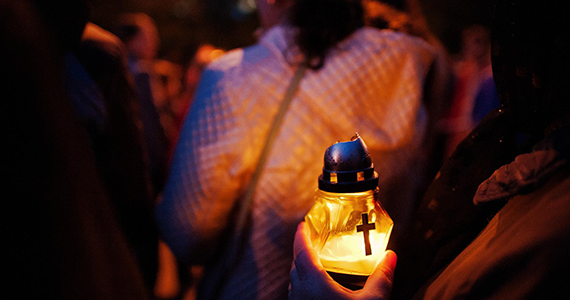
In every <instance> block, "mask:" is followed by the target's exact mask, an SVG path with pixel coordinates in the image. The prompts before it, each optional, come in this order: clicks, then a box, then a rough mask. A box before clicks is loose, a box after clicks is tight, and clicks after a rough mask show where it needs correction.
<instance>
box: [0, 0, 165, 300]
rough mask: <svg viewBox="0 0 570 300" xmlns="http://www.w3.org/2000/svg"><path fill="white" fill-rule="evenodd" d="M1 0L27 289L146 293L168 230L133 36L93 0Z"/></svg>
mask: <svg viewBox="0 0 570 300" xmlns="http://www.w3.org/2000/svg"><path fill="white" fill-rule="evenodd" d="M0 4H1V5H2V9H0V12H1V14H2V15H3V16H4V17H3V18H1V19H2V24H1V26H2V27H1V32H0V33H1V34H2V36H3V41H7V44H3V45H2V53H3V55H2V59H4V60H5V61H3V64H2V65H3V66H5V67H6V68H5V69H4V68H3V69H2V72H3V75H2V78H3V80H2V82H3V83H7V84H8V85H7V88H6V89H2V90H3V91H5V92H7V95H10V97H13V96H14V93H13V92H14V91H17V94H19V95H20V96H19V97H18V99H17V101H5V104H7V105H10V107H9V108H8V109H6V110H4V109H3V110H2V111H3V112H10V114H11V115H13V116H10V119H8V120H10V121H11V122H12V124H11V125H12V126H11V128H12V129H13V130H14V132H15V133H18V132H19V133H20V134H16V135H9V136H8V138H9V139H8V140H10V141H11V142H10V144H12V145H14V148H10V151H11V154H10V157H11V162H10V165H9V166H10V167H9V169H7V172H10V174H12V180H13V181H12V182H11V183H10V187H9V189H14V191H15V194H16V195H19V196H17V198H15V199H18V200H16V201H14V204H16V205H17V208H16V209H15V210H13V211H11V212H12V213H13V214H14V216H13V217H11V218H12V219H10V220H11V221H10V224H13V225H12V226H13V228H14V230H13V232H14V233H15V234H14V235H13V236H10V238H13V240H12V239H11V240H10V242H9V243H10V244H11V247H14V248H12V249H13V250H12V251H9V252H10V254H11V255H13V256H14V257H12V256H10V259H11V260H14V261H16V262H17V263H20V265H19V266H18V267H19V268H17V269H16V272H15V273H16V274H18V276H17V278H18V281H19V283H18V284H23V286H22V288H21V289H20V290H19V291H18V292H19V295H34V294H36V293H37V294H36V295H35V296H30V297H26V296H24V298H27V299H29V298H38V297H39V298H42V297H43V298H60V299H79V298H80V299H116V298H124V299H145V298H146V297H148V296H149V295H152V288H153V285H154V281H155V277H156V267H157V258H156V252H157V236H158V233H157V230H156V226H155V222H154V217H153V216H154V204H155V202H154V199H153V197H152V195H151V192H150V191H151V189H152V187H151V184H150V175H149V172H148V169H147V165H146V160H145V155H146V153H145V149H144V147H143V142H142V133H141V128H140V127H139V126H140V115H139V110H138V109H139V107H138V102H137V101H136V92H135V89H134V87H133V86H132V82H131V78H130V75H129V73H128V69H127V61H126V52H125V51H124V46H123V44H122V43H121V42H120V40H119V39H118V38H117V37H116V36H114V35H112V34H110V33H109V32H107V31H105V30H103V29H101V28H100V27H98V26H96V25H95V24H93V23H90V22H88V20H89V10H88V7H87V5H86V4H85V3H84V2H83V1H79V0H66V1H56V2H45V1H9V0H2V2H1V3H0ZM4 51H6V52H4ZM18 64H19V65H18ZM4 72H10V73H12V75H10V76H7V77H4ZM22 105H23V106H22ZM24 106H25V108H24ZM22 108H24V109H22ZM14 117H15V118H14ZM3 119H4V118H3ZM14 167H15V168H14ZM12 170H13V171H14V172H12ZM16 170H18V171H16ZM7 190H8V188H7ZM20 197H21V198H20ZM20 230H21V231H20ZM22 271H23V272H22ZM22 273H24V274H23V275H22ZM20 275H22V276H21V277H20ZM18 286H19V285H18ZM38 294H39V295H38Z"/></svg>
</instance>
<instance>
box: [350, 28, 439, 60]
mask: <svg viewBox="0 0 570 300" xmlns="http://www.w3.org/2000/svg"><path fill="white" fill-rule="evenodd" d="M354 38H355V39H357V40H358V41H360V43H364V44H365V45H367V46H369V47H381V48H385V47H390V48H391V49H393V50H397V51H401V52H414V53H417V54H425V55H434V53H435V50H434V48H433V47H432V46H431V45H430V44H429V43H428V42H427V41H425V40H424V39H422V38H420V37H416V36H412V35H410V34H407V33H404V32H398V31H394V30H390V29H377V28H374V27H368V26H365V27H363V28H361V29H359V30H358V31H357V32H355V34H354Z"/></svg>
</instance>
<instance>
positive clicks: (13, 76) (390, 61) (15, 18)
mask: <svg viewBox="0 0 570 300" xmlns="http://www.w3.org/2000/svg"><path fill="white" fill-rule="evenodd" d="M255 6H256V8H257V13H258V16H259V23H260V24H259V29H258V30H257V31H256V32H255V36H256V37H257V42H256V43H255V44H254V45H251V46H249V47H244V48H238V49H220V48H217V47H216V46H214V45H210V44H204V45H201V46H200V47H199V48H198V50H197V51H196V53H195V54H194V56H193V58H192V60H191V61H189V63H188V65H186V66H180V65H178V64H175V63H172V62H170V61H167V60H165V59H161V58H160V57H159V56H158V51H159V49H160V42H161V41H160V34H159V30H158V27H157V24H156V22H155V21H154V20H153V19H152V18H151V17H150V16H149V15H147V14H144V13H139V12H136V13H125V14H122V15H120V16H118V18H117V22H116V23H115V24H114V26H113V27H112V28H105V29H104V28H102V27H100V26H99V25H98V24H95V23H93V22H92V20H91V19H90V8H89V5H88V4H87V2H85V1H83V0H61V1H40V0H0V38H1V40H2V43H1V44H0V66H1V67H0V87H1V88H0V93H2V97H1V99H2V109H1V111H2V120H3V122H4V126H3V128H4V130H3V135H2V140H3V142H4V145H6V147H5V149H6V151H5V154H4V155H3V157H4V167H3V171H4V173H5V178H7V179H5V180H3V186H2V190H3V191H4V195H6V196H5V203H6V204H8V205H6V206H5V209H4V210H3V211H4V213H3V218H2V220H3V223H4V226H3V227H4V228H5V230H6V233H7V237H8V238H7V240H6V245H7V246H8V247H7V248H8V251H7V255H4V256H3V257H4V259H3V260H4V261H3V266H5V270H6V274H7V275H8V276H7V277H8V278H9V279H8V282H7V283H8V284H7V287H8V288H7V289H6V290H5V291H4V293H5V295H4V297H6V298H7V299H37V298H47V299H157V300H193V299H206V300H210V299H287V298H288V299H378V300H384V299H565V298H568V297H569V296H570V295H569V294H570V292H569V291H568V290H567V289H565V286H566V284H567V282H568V280H569V279H570V225H569V223H568V222H567V220H568V218H569V217H570V197H569V196H568V195H570V168H569V167H570V165H569V164H568V158H569V155H570V147H569V146H570V145H569V144H570V142H569V141H570V136H569V134H570V130H569V129H570V127H569V126H570V124H569V123H570V102H569V101H567V98H568V96H569V95H570V91H569V90H568V89H569V87H570V84H569V83H570V57H569V55H568V53H570V29H569V28H568V24H569V23H568V18H567V15H568V14H567V9H566V8H565V6H564V8H563V4H562V3H559V2H544V1H537V0H497V1H496V3H495V6H494V12H493V13H494V20H493V23H492V25H491V26H484V25H482V24H473V25H472V26H469V27H467V28H465V29H464V30H463V31H462V49H461V52H460V53H459V54H458V55H456V56H454V55H451V54H450V53H449V51H448V50H447V48H446V47H445V46H444V45H443V44H442V42H441V41H440V40H439V39H438V38H437V37H436V35H434V34H433V33H432V31H431V30H430V24H429V22H428V20H427V19H426V18H425V17H424V16H423V14H422V13H421V11H422V7H421V6H420V4H419V1H417V0H255ZM252 34H253V33H252ZM285 99H287V100H291V104H290V107H289V108H288V109H287V110H286V111H285V115H284V119H283V122H282V124H280V127H278V128H277V129H276V130H278V131H276V135H275V136H276V137H275V140H274V143H273V144H271V145H272V146H271V148H269V150H268V151H269V152H267V154H266V153H265V151H262V150H263V149H264V145H265V144H266V138H267V136H269V135H270V131H273V129H272V123H273V120H274V119H275V118H276V115H277V114H278V112H281V110H280V109H281V108H280V106H281V105H282V102H283V101H284V100H285ZM355 132H358V134H359V135H360V136H362V137H363V138H364V139H365V140H366V144H367V146H368V149H369V151H370V157H371V158H372V162H373V165H374V169H375V170H377V172H378V175H379V184H378V187H379V194H378V201H380V202H381V204H382V206H383V207H384V208H385V209H386V211H387V212H388V214H389V215H390V217H391V218H392V219H393V221H394V228H393V231H392V235H391V238H390V242H389V244H388V249H389V250H387V251H386V255H385V257H384V259H383V260H382V261H381V262H380V263H379V264H378V266H377V267H376V270H375V271H374V273H372V275H370V276H369V277H368V279H367V281H366V284H365V285H364V287H362V288H361V289H348V288H346V287H345V286H343V285H342V284H340V283H338V282H336V281H335V280H334V279H332V277H331V276H330V275H329V274H328V273H327V272H326V271H325V269H324V268H323V266H322V264H321V262H320V260H319V256H318V254H317V253H316V252H315V250H314V248H313V246H312V244H311V239H310V238H309V233H308V231H307V226H306V225H305V223H304V222H303V220H304V217H305V215H306V214H307V212H308V211H309V209H310V208H311V207H312V206H313V204H314V200H313V198H314V191H315V189H317V183H318V182H317V177H318V175H319V174H321V171H322V168H323V160H322V158H323V153H324V151H325V149H326V148H327V147H328V146H330V145H331V144H333V143H334V142H336V141H342V140H347V138H349V137H350V136H352V135H354V134H355ZM271 135H272V134H271ZM265 155H268V156H267V163H266V164H263V162H260V161H262V160H264V159H265ZM260 157H262V158H260ZM258 164H262V166H263V168H259V170H260V171H258V168H257V166H258ZM258 172H260V173H259V174H256V173H258ZM257 175H259V177H256V176H257ZM252 177H253V178H255V179H252ZM252 180H253V181H255V184H257V185H255V191H254V193H253V195H252V203H253V205H252V206H251V208H250V209H249V210H247V212H246V213H247V218H246V220H247V221H246V224H245V227H244V229H243V232H241V235H240V236H239V237H240V239H241V240H240V241H239V249H238V251H237V255H236V256H235V257H234V259H233V260H232V261H230V265H229V266H224V267H225V268H222V269H220V266H221V264H222V263H225V262H224V261H223V260H222V259H221V258H222V257H224V253H225V252H226V251H228V248H230V247H231V246H232V245H231V244H230V243H231V242H233V240H232V239H231V238H230V234H231V232H232V230H233V229H234V228H236V223H239V222H238V221H237V220H238V218H239V217H238V214H240V212H239V210H238V207H239V206H240V201H243V198H244V193H245V192H246V191H247V189H248V187H249V185H250V184H251V181H252ZM238 228H240V229H241V227H238ZM220 270H222V271H220ZM220 272H222V273H223V274H219V273H220ZM212 291H213V292H212Z"/></svg>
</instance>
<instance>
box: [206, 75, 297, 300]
mask: <svg viewBox="0 0 570 300" xmlns="http://www.w3.org/2000/svg"><path fill="white" fill-rule="evenodd" d="M306 71H307V66H306V64H301V65H300V66H299V67H298V68H297V70H296V71H295V75H294V76H293V78H292V79H291V82H290V83H289V87H288V88H287V91H286V92H285V96H284V97H283V100H282V101H281V105H280V106H279V110H278V111H277V114H276V115H275V118H274V119H273V123H272V124H271V128H270V129H269V134H268V135H267V139H266V140H265V145H264V146H263V150H262V151H261V155H260V156H259V160H258V162H257V166H256V168H255V171H254V172H253V175H252V176H251V179H250V182H249V185H248V187H247V190H246V192H245V194H244V196H243V198H242V199H241V202H240V203H239V210H238V216H237V219H236V224H235V227H234V230H233V231H232V235H231V237H230V240H229V243H228V246H227V249H226V251H224V254H223V256H222V257H221V260H220V263H219V264H217V265H216V266H217V267H216V268H215V270H212V276H211V278H210V277H208V278H207V280H208V281H209V282H204V283H203V285H202V290H201V293H200V296H201V298H202V299H206V300H209V299H217V298H218V297H219V293H220V292H221V291H222V285H223V283H224V282H225V279H226V277H227V276H228V273H229V270H230V268H231V266H232V265H233V264H234V262H235V260H236V257H237V253H238V251H239V249H240V247H241V242H242V240H243V234H244V228H245V225H246V221H247V217H248V216H249V213H250V211H251V205H252V203H253V196H254V194H255V189H256V187H257V184H258V183H259V179H260V178H261V174H262V173H263V169H264V168H265V164H266V163H267V159H268V158H269V154H270V152H271V148H272V147H273V144H275V141H276V139H277V136H278V134H279V130H280V128H281V125H282V124H283V121H284V120H285V115H286V113H287V110H288V108H289V106H290V104H291V101H292V100H293V97H294V96H295V94H296V92H297V89H298V88H299V84H300V83H301V79H302V78H303V77H304V76H305V73H306Z"/></svg>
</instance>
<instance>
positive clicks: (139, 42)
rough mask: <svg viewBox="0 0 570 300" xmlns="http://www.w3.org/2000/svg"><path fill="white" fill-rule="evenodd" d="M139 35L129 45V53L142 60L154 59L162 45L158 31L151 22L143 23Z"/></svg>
mask: <svg viewBox="0 0 570 300" xmlns="http://www.w3.org/2000/svg"><path fill="white" fill-rule="evenodd" d="M139 25H140V30H139V32H138V34H137V35H136V36H135V37H134V38H133V39H132V40H131V41H130V42H129V43H128V45H127V46H128V47H129V51H131V52H132V53H134V54H135V56H136V57H137V58H140V59H154V58H155V57H156V55H157V52H158V45H159V43H160V41H159V37H158V30H157V29H156V27H155V26H154V24H153V23H152V22H150V21H145V22H141V24H139Z"/></svg>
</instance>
